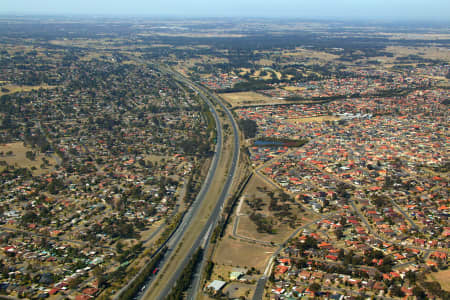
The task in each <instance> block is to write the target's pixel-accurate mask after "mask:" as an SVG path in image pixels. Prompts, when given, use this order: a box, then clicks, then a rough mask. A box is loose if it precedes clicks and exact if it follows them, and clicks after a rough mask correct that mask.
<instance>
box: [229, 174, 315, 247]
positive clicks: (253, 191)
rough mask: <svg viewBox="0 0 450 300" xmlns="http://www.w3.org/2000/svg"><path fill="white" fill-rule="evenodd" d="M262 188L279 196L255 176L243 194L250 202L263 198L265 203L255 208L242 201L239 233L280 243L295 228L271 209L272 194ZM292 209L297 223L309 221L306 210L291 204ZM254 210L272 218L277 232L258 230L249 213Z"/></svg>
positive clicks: (271, 187) (251, 237) (260, 239)
mask: <svg viewBox="0 0 450 300" xmlns="http://www.w3.org/2000/svg"><path fill="white" fill-rule="evenodd" d="M261 188H263V189H265V190H266V191H272V192H275V196H276V197H277V193H276V190H274V188H273V186H269V185H267V184H266V183H265V182H264V181H262V180H261V178H260V177H259V176H253V177H252V179H251V180H250V182H249V184H248V186H247V189H246V190H245V191H244V193H243V195H244V197H245V198H246V199H247V200H249V201H250V202H252V201H253V200H255V199H261V200H262V203H263V205H262V206H261V208H260V210H255V209H254V208H251V207H250V206H249V205H248V204H247V203H246V202H245V201H244V202H243V203H242V205H241V210H240V214H241V217H240V219H239V226H238V228H237V234H238V235H241V236H245V237H247V238H250V239H255V240H258V241H265V242H274V243H278V244H279V243H283V242H284V241H285V240H286V239H287V238H288V237H289V235H290V234H291V233H292V232H293V231H294V230H295V229H293V228H292V227H290V226H289V225H288V224H287V222H286V223H284V221H286V219H285V218H283V219H280V218H279V217H277V216H275V214H274V213H275V212H274V211H271V210H270V209H269V206H270V200H271V199H270V196H269V195H268V194H267V193H266V192H265V191H263V190H262V189H261ZM279 204H280V203H279ZM290 211H291V212H292V213H293V214H295V215H296V216H297V220H298V224H297V225H299V224H300V223H306V222H307V221H309V218H307V217H308V216H307V214H306V213H305V212H301V211H300V209H299V208H298V207H297V206H294V205H291V209H290ZM253 212H255V213H260V214H262V215H264V216H266V217H268V218H270V219H271V220H272V221H273V227H274V228H275V229H276V233H274V234H269V233H261V232H258V231H257V227H256V225H255V223H254V222H253V221H252V220H251V219H250V217H249V215H250V214H251V213H253ZM296 227H297V226H296Z"/></svg>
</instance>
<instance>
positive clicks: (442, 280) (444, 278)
mask: <svg viewBox="0 0 450 300" xmlns="http://www.w3.org/2000/svg"><path fill="white" fill-rule="evenodd" d="M427 279H428V280H432V281H437V282H439V284H440V285H441V287H442V289H443V290H446V291H448V292H450V270H445V271H440V272H437V273H431V274H430V275H428V277H427Z"/></svg>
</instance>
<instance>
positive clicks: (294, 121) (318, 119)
mask: <svg viewBox="0 0 450 300" xmlns="http://www.w3.org/2000/svg"><path fill="white" fill-rule="evenodd" d="M339 119H340V118H339V117H337V116H318V117H308V118H298V119H288V120H287V121H288V122H289V123H292V124H299V123H310V122H316V123H321V122H325V121H337V120H339Z"/></svg>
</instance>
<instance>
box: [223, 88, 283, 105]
mask: <svg viewBox="0 0 450 300" xmlns="http://www.w3.org/2000/svg"><path fill="white" fill-rule="evenodd" d="M220 96H221V97H222V98H223V99H225V100H226V101H227V102H228V103H230V104H231V106H233V107H236V106H245V105H267V104H274V101H276V100H275V99H273V98H270V97H267V96H265V95H262V94H258V93H256V92H240V93H224V94H220Z"/></svg>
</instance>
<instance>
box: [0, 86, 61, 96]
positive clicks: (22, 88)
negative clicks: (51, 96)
mask: <svg viewBox="0 0 450 300" xmlns="http://www.w3.org/2000/svg"><path fill="white" fill-rule="evenodd" d="M54 88H56V86H49V85H30V86H26V85H14V84H8V85H4V86H2V87H1V89H0V96H3V95H9V94H14V93H17V92H31V91H37V90H39V89H54ZM2 89H7V90H8V91H3V90H2Z"/></svg>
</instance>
